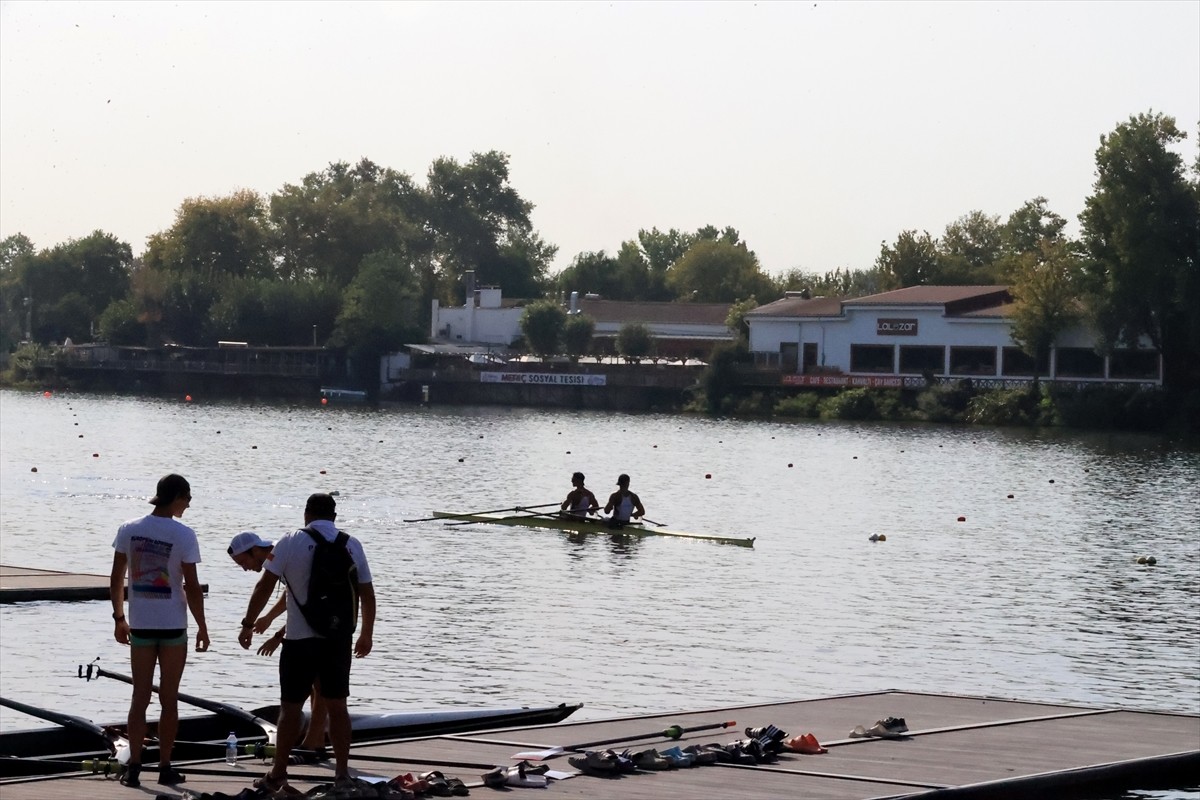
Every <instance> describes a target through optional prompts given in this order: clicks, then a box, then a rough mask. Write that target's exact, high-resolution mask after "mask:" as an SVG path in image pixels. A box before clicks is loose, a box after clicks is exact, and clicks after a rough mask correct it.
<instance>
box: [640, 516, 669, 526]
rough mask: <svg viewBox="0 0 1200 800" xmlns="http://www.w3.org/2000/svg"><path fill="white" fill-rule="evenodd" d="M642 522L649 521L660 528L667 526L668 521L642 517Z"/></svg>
mask: <svg viewBox="0 0 1200 800" xmlns="http://www.w3.org/2000/svg"><path fill="white" fill-rule="evenodd" d="M642 522H649V523H650V524H651V525H657V526H658V527H660V528H665V527H667V523H665V522H655V521H654V520H652V519H647V518H646V517H642Z"/></svg>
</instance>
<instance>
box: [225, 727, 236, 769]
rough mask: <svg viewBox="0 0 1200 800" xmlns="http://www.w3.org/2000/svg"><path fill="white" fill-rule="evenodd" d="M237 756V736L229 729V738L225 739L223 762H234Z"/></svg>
mask: <svg viewBox="0 0 1200 800" xmlns="http://www.w3.org/2000/svg"><path fill="white" fill-rule="evenodd" d="M237 756H238V753H237V736H235V735H234V733H233V731H230V732H229V738H228V739H226V740H225V763H226V764H236V763H237Z"/></svg>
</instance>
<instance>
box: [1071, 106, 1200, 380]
mask: <svg viewBox="0 0 1200 800" xmlns="http://www.w3.org/2000/svg"><path fill="white" fill-rule="evenodd" d="M1185 138H1186V134H1185V133H1183V132H1181V131H1180V130H1179V129H1178V128H1177V127H1176V125H1175V120H1174V119H1173V118H1171V117H1168V116H1164V115H1162V114H1155V113H1146V114H1138V115H1136V116H1133V117H1130V119H1129V120H1128V121H1127V122H1124V123H1122V124H1120V125H1118V126H1117V128H1116V129H1115V130H1114V131H1113V132H1112V133H1110V134H1107V135H1104V136H1102V137H1100V147H1099V149H1097V151H1096V182H1095V184H1094V185H1093V193H1092V195H1091V196H1090V197H1088V198H1087V200H1086V202H1085V206H1084V210H1083V213H1082V214H1081V215H1080V223H1081V228H1082V241H1083V244H1084V247H1085V248H1086V253H1087V262H1086V263H1087V276H1088V294H1089V301H1090V306H1091V310H1092V312H1093V314H1094V320H1095V322H1096V324H1097V326H1098V327H1099V329H1100V331H1101V332H1102V333H1103V334H1104V336H1105V345H1106V346H1107V347H1112V346H1114V345H1115V344H1117V343H1121V342H1124V343H1133V342H1136V341H1137V339H1138V337H1140V336H1143V335H1144V336H1146V337H1148V338H1149V340H1150V341H1151V342H1152V343H1153V345H1154V347H1155V348H1156V349H1157V350H1158V351H1159V352H1160V353H1161V354H1162V357H1163V365H1164V372H1165V374H1164V381H1165V382H1166V383H1167V384H1168V385H1171V386H1176V387H1179V388H1189V389H1194V388H1200V322H1198V321H1197V317H1198V316H1200V315H1197V313H1196V308H1197V306H1198V305H1200V276H1198V274H1197V271H1198V270H1200V255H1198V253H1200V198H1198V194H1197V191H1196V189H1195V187H1194V185H1192V184H1190V183H1189V182H1188V180H1187V176H1186V175H1185V169H1184V166H1183V159H1182V158H1181V157H1180V156H1179V154H1178V153H1176V152H1175V151H1174V150H1173V149H1172V147H1173V146H1175V145H1177V144H1178V143H1180V142H1181V141H1182V140H1184V139H1185Z"/></svg>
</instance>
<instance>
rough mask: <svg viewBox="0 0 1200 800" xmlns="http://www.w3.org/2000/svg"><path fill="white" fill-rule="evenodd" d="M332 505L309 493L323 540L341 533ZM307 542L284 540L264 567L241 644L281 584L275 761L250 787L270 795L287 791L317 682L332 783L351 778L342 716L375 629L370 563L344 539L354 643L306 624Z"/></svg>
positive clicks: (309, 512)
mask: <svg viewBox="0 0 1200 800" xmlns="http://www.w3.org/2000/svg"><path fill="white" fill-rule="evenodd" d="M336 509H337V503H336V501H335V500H334V499H333V497H332V496H331V495H328V494H314V495H311V496H310V497H309V498H308V502H307V503H306V504H305V506H304V524H305V526H306V527H307V528H309V529H311V530H314V531H316V532H317V533H318V534H319V535H320V536H323V537H324V538H325V539H326V540H327V541H330V542H332V541H334V540H335V539H336V538H337V535H338V529H337V526H336V525H335V524H334V521H335V520H336V519H337V510H336ZM315 547H316V544H315V542H314V541H313V539H312V537H311V536H310V535H309V534H308V533H307V532H306V531H305V530H304V529H301V530H297V531H294V532H292V533H289V534H288V535H287V536H284V537H282V538H281V539H280V540H279V541H277V542H276V543H275V547H274V549H273V550H272V551H271V554H270V555H269V556H268V557H267V561H266V563H265V564H264V570H263V576H262V578H260V579H259V581H258V583H257V584H256V585H255V587H254V593H253V594H252V595H251V596H250V604H249V606H247V608H246V616H245V617H244V618H243V619H242V629H241V632H240V633H239V634H238V642H239V643H240V644H241V645H242V647H243V648H244V649H249V648H250V643H251V641H252V640H253V638H254V622H255V620H256V619H258V615H259V613H261V612H262V610H263V608H264V607H266V605H267V601H269V600H270V599H271V594H272V592H274V590H275V584H276V583H277V582H278V581H279V580H280V579H281V578H282V579H283V580H284V582H285V583H287V586H288V592H287V624H286V625H285V628H286V634H285V638H284V640H283V652H282V654H281V655H280V657H279V730H278V734H277V736H276V749H275V759H274V762H273V763H272V766H271V770H270V771H269V772H268V773H267V774H266V775H264V776H263V777H262V778H259V779H258V780H256V781H255V782H254V785H255V786H257V787H259V788H262V789H266V790H268V791H270V792H279V791H282V790H284V789H285V788H286V787H287V785H288V784H287V768H288V757H289V755H290V753H291V749H292V743H293V742H295V741H296V739H297V737H298V736H299V733H300V727H301V721H302V716H301V711H300V709H301V706H302V705H303V704H304V700H305V698H306V697H308V693H309V690H310V689H311V688H312V686H313V683H314V681H315V682H317V683H318V689H319V691H320V693H321V696H322V697H324V698H325V704H326V708H327V710H328V712H329V742H330V744H331V745H332V746H333V757H334V783H335V784H338V783H341V782H345V781H349V780H350V772H349V762H350V713H349V712H348V711H347V710H346V698H347V697H349V696H350V663H351V660H352V659H351V654H352V652H353V656H354V657H357V658H363V657H364V656H366V655H367V654H369V653H370V652H371V646H372V641H371V637H372V635H373V631H374V628H375V587H374V586H373V585H372V583H371V568H370V566H369V565H368V564H367V557H366V554H365V553H364V552H363V548H362V543H361V542H359V541H358V539H356V538H354V537H353V536H351V537H349V538H348V539H347V541H346V549H347V551H348V552H349V553H350V557H351V558H352V559H353V561H354V565H355V568H356V569H357V573H358V586H357V592H358V602H359V604H360V609H361V613H360V614H359V620H360V622H361V628H360V629H359V633H358V639H357V641H353V650H352V648H351V643H352V640H353V631H349V632H348V633H347V634H346V636H345V637H339V638H326V637H324V636H321V635H319V634H317V633H316V632H315V631H313V629H312V628H311V627H310V626H309V624H308V620H306V619H305V618H304V613H303V612H302V611H301V610H300V607H299V605H298V600H299V599H300V598H303V599H304V601H305V602H307V600H308V584H309V576H310V575H311V571H312V559H313V550H314V548H315Z"/></svg>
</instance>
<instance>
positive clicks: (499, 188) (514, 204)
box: [424, 150, 557, 297]
mask: <svg viewBox="0 0 1200 800" xmlns="http://www.w3.org/2000/svg"><path fill="white" fill-rule="evenodd" d="M424 200H425V205H426V209H427V220H428V225H429V228H430V230H431V231H432V232H433V238H434V242H433V247H434V258H435V262H436V263H437V264H438V265H439V269H440V271H441V273H442V275H443V277H444V278H446V279H449V278H454V277H457V276H458V275H461V274H462V273H463V272H465V271H467V270H475V273H476V277H477V279H478V281H479V283H480V284H495V285H499V286H501V287H503V288H504V290H505V291H506V292H508V293H509V294H510V295H515V296H517V297H522V296H524V297H536V296H538V295H540V294H541V293H542V291H543V289H544V283H545V272H546V267H547V266H548V265H549V262H550V260H551V259H552V258H553V257H554V254H555V252H556V251H557V248H554V247H553V246H551V245H547V244H546V243H544V242H542V240H541V239H540V238H539V237H537V236H536V235H535V234H534V233H533V225H532V223H531V222H530V220H529V214H530V212H531V211H532V210H533V204H532V203H530V202H528V201H527V200H524V199H523V198H522V197H521V196H520V194H518V193H517V190H516V189H515V188H513V186H512V185H511V184H510V183H509V179H508V156H507V155H506V154H504V153H501V152H498V151H495V150H492V151H489V152H487V153H473V154H472V155H471V159H470V160H469V161H468V162H467V163H465V164H460V163H459V162H458V161H456V160H455V159H453V158H439V159H437V160H436V161H434V162H433V165H432V166H431V167H430V168H429V175H428V180H427V186H426V189H425V192H424ZM506 249H507V250H506ZM506 252H507V256H506ZM516 253H520V254H521V257H520V258H517V257H514V254H516Z"/></svg>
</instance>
